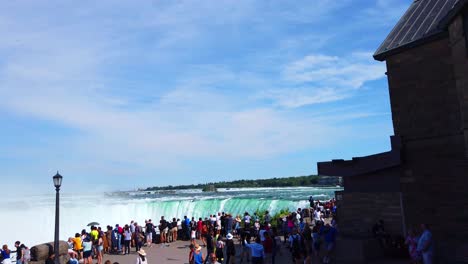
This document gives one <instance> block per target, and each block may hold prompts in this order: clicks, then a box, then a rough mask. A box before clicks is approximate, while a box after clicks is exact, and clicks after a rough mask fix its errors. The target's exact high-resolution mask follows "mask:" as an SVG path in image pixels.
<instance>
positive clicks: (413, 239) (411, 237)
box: [405, 229, 421, 264]
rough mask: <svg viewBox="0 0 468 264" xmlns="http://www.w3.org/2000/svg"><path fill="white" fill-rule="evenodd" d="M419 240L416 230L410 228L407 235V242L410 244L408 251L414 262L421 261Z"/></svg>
mask: <svg viewBox="0 0 468 264" xmlns="http://www.w3.org/2000/svg"><path fill="white" fill-rule="evenodd" d="M418 240H419V238H418V237H417V236H416V235H415V234H414V231H413V230H411V229H410V230H409V231H408V236H406V240H405V244H406V245H408V252H409V255H410V258H411V263H412V264H417V263H419V260H420V259H421V257H420V255H419V252H418V251H417V250H416V248H417V245H418Z"/></svg>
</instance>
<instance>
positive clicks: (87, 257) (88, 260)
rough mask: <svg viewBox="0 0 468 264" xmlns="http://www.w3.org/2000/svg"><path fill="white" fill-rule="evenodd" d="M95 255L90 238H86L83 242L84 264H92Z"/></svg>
mask: <svg viewBox="0 0 468 264" xmlns="http://www.w3.org/2000/svg"><path fill="white" fill-rule="evenodd" d="M92 253H93V244H92V242H91V239H90V238H89V237H85V239H84V240H83V260H84V264H92V263H93V259H92V257H91V254H92Z"/></svg>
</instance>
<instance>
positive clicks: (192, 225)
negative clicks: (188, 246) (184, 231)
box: [190, 217, 197, 243]
mask: <svg viewBox="0 0 468 264" xmlns="http://www.w3.org/2000/svg"><path fill="white" fill-rule="evenodd" d="M196 238H197V221H195V217H192V221H190V239H191V242H192V243H195V239H196Z"/></svg>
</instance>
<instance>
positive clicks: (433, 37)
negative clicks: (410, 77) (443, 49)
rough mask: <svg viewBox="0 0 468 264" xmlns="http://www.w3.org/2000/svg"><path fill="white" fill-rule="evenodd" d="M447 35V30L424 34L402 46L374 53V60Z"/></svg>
mask: <svg viewBox="0 0 468 264" xmlns="http://www.w3.org/2000/svg"><path fill="white" fill-rule="evenodd" d="M447 36H448V32H447V31H441V32H437V33H435V34H432V35H428V36H426V37H424V38H422V39H419V40H416V41H413V42H410V43H408V44H405V45H403V46H400V47H398V48H395V49H391V50H389V51H386V52H382V53H379V54H374V56H373V57H374V60H378V61H385V60H386V59H387V58H388V57H390V56H392V55H395V54H397V53H400V52H402V51H404V50H408V49H412V48H415V47H418V46H421V45H424V44H426V43H428V42H431V41H434V40H438V39H442V38H444V37H447Z"/></svg>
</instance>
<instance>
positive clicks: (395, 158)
mask: <svg viewBox="0 0 468 264" xmlns="http://www.w3.org/2000/svg"><path fill="white" fill-rule="evenodd" d="M391 146H392V149H391V150H390V151H387V152H382V153H378V154H374V155H370V156H365V157H357V158H353V159H352V160H332V161H325V162H318V163H317V173H318V174H319V175H324V176H342V177H349V176H355V175H362V174H367V173H372V172H375V171H380V170H383V169H388V168H393V167H397V166H399V165H401V139H400V138H399V137H396V136H391Z"/></svg>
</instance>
